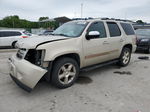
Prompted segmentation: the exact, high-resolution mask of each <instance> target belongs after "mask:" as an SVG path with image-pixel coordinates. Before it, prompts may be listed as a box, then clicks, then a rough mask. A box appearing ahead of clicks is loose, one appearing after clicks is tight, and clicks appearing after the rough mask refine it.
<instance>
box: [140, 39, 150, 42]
mask: <svg viewBox="0 0 150 112" xmlns="http://www.w3.org/2000/svg"><path fill="white" fill-rule="evenodd" d="M147 41H149V39H142V40H141V42H147Z"/></svg>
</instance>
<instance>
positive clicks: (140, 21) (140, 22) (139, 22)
mask: <svg viewBox="0 0 150 112" xmlns="http://www.w3.org/2000/svg"><path fill="white" fill-rule="evenodd" d="M136 23H138V24H144V22H143V21H142V20H137V21H136Z"/></svg>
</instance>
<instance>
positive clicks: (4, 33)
mask: <svg viewBox="0 0 150 112" xmlns="http://www.w3.org/2000/svg"><path fill="white" fill-rule="evenodd" d="M20 35H21V33H20V32H17V31H0V37H10V36H20Z"/></svg>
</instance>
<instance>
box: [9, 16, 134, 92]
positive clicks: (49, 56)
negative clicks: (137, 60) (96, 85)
mask: <svg viewBox="0 0 150 112" xmlns="http://www.w3.org/2000/svg"><path fill="white" fill-rule="evenodd" d="M15 46H16V47H17V48H19V50H18V52H17V54H16V55H14V56H12V58H10V59H9V60H10V65H11V67H10V76H11V77H12V79H13V80H14V81H15V82H16V83H17V84H18V85H19V86H20V87H22V88H23V89H25V90H27V91H31V90H32V89H33V88H34V87H35V85H36V84H37V83H38V81H39V80H40V79H41V78H42V77H43V78H45V79H46V80H47V81H50V82H51V83H52V84H53V85H54V86H56V87H58V88H67V87H70V86H71V85H73V84H74V82H75V81H76V79H77V78H78V74H79V72H80V71H81V70H83V71H88V70H91V69H95V68H98V67H101V66H104V65H107V64H112V63H117V64H118V65H120V66H127V65H128V63H129V62H130V58H131V52H134V51H135V49H136V36H135V33H134V30H133V27H132V25H131V23H128V22H124V21H116V20H102V19H92V20H78V21H71V22H68V23H65V24H63V25H62V26H60V27H59V28H58V29H56V30H55V31H54V32H53V33H52V35H50V36H43V37H41V38H36V37H34V38H28V39H25V40H23V41H19V42H17V43H16V45H15Z"/></svg>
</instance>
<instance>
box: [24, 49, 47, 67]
mask: <svg viewBox="0 0 150 112" xmlns="http://www.w3.org/2000/svg"><path fill="white" fill-rule="evenodd" d="M44 56H45V50H36V49H30V50H28V52H27V54H26V56H25V60H27V61H29V62H31V63H32V64H35V65H38V66H41V65H42V63H43V60H44Z"/></svg>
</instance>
